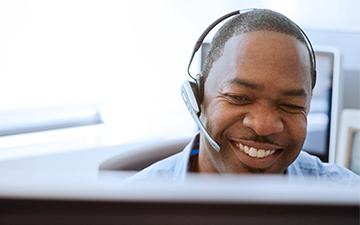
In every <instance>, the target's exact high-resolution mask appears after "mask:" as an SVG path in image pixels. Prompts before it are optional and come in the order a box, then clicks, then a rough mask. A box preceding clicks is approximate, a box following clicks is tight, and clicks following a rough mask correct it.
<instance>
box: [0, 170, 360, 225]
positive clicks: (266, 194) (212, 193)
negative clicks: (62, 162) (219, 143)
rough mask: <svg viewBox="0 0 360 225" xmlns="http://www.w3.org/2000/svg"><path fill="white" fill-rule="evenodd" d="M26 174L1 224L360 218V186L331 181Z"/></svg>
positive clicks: (10, 187)
mask: <svg viewBox="0 0 360 225" xmlns="http://www.w3.org/2000/svg"><path fill="white" fill-rule="evenodd" d="M21 176H24V174H22V175H20V176H19V174H18V175H16V176H15V175H14V176H11V179H12V180H11V179H5V181H4V182H2V184H1V185H0V224H12V225H20V224H21V225H23V224H34V225H35V224H36V225H39V224H42V225H44V224H52V225H53V224H55V225H56V224H59V225H60V224H61V225H75V224H93V225H100V224H101V225H110V224H112V225H113V224H117V225H121V224H124V225H128V224H131V225H140V224H142V225H144V224H147V225H165V224H166V225H184V224H187V225H204V224H211V225H220V224H221V225H224V224H226V225H228V224H242V225H257V224H262V225H275V224H276V225H285V224H286V225H288V224H297V225H309V224H316V225H322V224H324V225H339V224H346V225H358V224H359V212H360V211H359V209H360V208H359V201H360V198H359V193H358V188H359V187H358V186H357V187H356V186H354V187H353V186H347V187H345V186H338V185H335V184H333V183H327V182H325V181H324V182H325V183H322V182H319V181H311V183H308V181H305V180H291V181H290V180H288V179H285V178H286V177H284V176H283V177H275V176H254V175H253V176H213V177H210V176H206V177H198V176H197V177H192V178H189V180H188V181H187V182H186V183H182V184H179V183H167V182H160V181H156V180H151V182H149V183H138V184H130V185H129V184H128V185H121V184H120V182H119V180H121V175H116V174H113V176H112V178H111V179H110V178H109V177H107V179H108V180H104V179H102V180H101V182H88V181H86V180H82V179H81V178H80V179H78V181H77V182H74V180H73V179H69V180H66V179H65V180H64V179H61V177H60V178H59V177H58V179H55V178H53V179H51V180H53V181H54V182H48V181H46V180H43V179H44V178H42V179H35V180H36V181H37V182H31V184H29V183H27V182H26V181H27V180H28V179H22V177H21ZM28 176H35V175H28ZM71 176H72V175H70V174H69V177H71ZM69 181H70V182H69Z"/></svg>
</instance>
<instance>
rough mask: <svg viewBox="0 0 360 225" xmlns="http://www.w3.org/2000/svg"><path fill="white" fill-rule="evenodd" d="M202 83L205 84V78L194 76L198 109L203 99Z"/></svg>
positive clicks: (198, 75) (199, 75)
mask: <svg viewBox="0 0 360 225" xmlns="http://www.w3.org/2000/svg"><path fill="white" fill-rule="evenodd" d="M204 83H205V77H204V76H203V75H202V74H201V73H199V74H197V75H196V95H197V100H198V105H199V108H200V105H201V103H202V101H203V98H204Z"/></svg>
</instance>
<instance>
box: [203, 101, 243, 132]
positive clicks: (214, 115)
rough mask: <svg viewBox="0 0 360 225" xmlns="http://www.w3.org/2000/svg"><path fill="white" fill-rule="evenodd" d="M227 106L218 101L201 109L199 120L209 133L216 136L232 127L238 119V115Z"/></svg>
mask: <svg viewBox="0 0 360 225" xmlns="http://www.w3.org/2000/svg"><path fill="white" fill-rule="evenodd" d="M227 105H228V104H227V103H226V102H221V101H218V102H211V103H210V104H208V105H205V106H204V108H203V113H202V118H201V119H202V121H203V122H204V123H205V126H206V127H207V128H208V129H209V131H210V132H211V133H213V134H214V135H216V136H218V135H219V134H218V133H221V132H223V131H224V130H226V129H227V128H228V127H230V126H231V125H233V124H234V123H235V122H236V121H237V119H238V118H239V113H238V112H237V111H236V110H233V109H231V108H229V107H228V106H227Z"/></svg>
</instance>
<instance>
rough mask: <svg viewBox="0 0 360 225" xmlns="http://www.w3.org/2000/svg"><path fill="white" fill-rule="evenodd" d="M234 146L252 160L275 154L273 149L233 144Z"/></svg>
mask: <svg viewBox="0 0 360 225" xmlns="http://www.w3.org/2000/svg"><path fill="white" fill-rule="evenodd" d="M235 146H236V147H237V148H239V149H240V150H241V151H243V152H245V153H246V154H247V155H248V156H250V157H252V158H266V157H268V156H270V155H272V154H274V153H275V152H276V150H273V149H258V148H255V147H251V146H247V145H244V144H241V143H235Z"/></svg>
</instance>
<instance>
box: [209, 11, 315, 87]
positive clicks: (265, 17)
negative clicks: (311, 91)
mask: <svg viewBox="0 0 360 225" xmlns="http://www.w3.org/2000/svg"><path fill="white" fill-rule="evenodd" d="M253 31H274V32H280V33H284V34H288V35H291V36H293V37H295V38H296V39H298V40H299V41H300V42H302V43H304V44H305V45H306V46H307V48H308V52H309V58H310V65H311V71H310V73H311V84H312V88H314V86H315V82H316V73H315V68H314V67H315V65H314V62H313V61H312V57H313V52H312V49H310V48H309V47H308V44H310V43H307V40H306V39H305V36H304V34H303V33H302V30H301V29H300V27H298V25H296V24H295V23H294V22H293V21H291V20H290V19H289V18H287V17H286V16H284V15H282V14H280V13H278V12H275V11H272V10H269V9H255V10H252V11H249V12H245V13H242V14H239V15H237V16H235V17H234V18H231V19H230V20H229V21H227V22H226V23H225V24H224V25H223V26H222V27H221V28H220V29H219V30H218V31H217V32H216V34H215V36H214V38H213V40H212V42H211V46H210V50H209V53H208V54H207V56H206V58H205V62H204V64H203V71H202V75H203V76H204V78H205V79H206V78H207V76H208V75H209V72H210V70H211V68H212V65H213V63H214V62H215V61H216V60H217V59H219V57H220V56H221V55H222V54H223V50H224V46H225V43H226V42H227V41H228V40H229V39H230V38H231V37H233V36H235V35H238V34H243V33H247V32H253Z"/></svg>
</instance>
